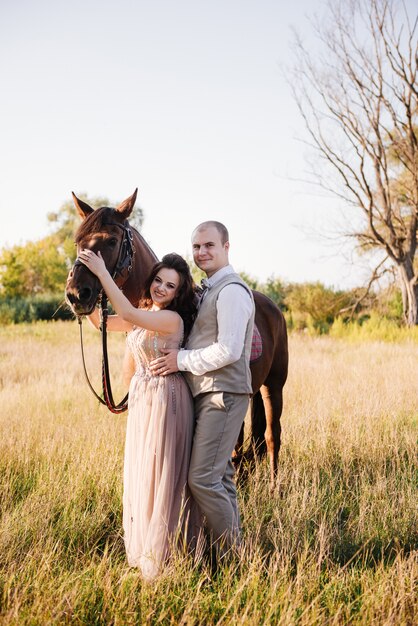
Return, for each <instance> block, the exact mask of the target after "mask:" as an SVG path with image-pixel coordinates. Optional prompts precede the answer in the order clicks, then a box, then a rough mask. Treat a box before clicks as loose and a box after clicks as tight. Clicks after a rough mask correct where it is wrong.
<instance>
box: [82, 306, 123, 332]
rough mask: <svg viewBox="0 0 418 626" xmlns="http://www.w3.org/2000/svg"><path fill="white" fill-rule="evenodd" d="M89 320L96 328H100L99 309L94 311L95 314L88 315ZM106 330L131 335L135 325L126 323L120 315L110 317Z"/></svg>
mask: <svg viewBox="0 0 418 626" xmlns="http://www.w3.org/2000/svg"><path fill="white" fill-rule="evenodd" d="M87 319H88V321H89V322H90V324H91V325H92V326H94V328H97V329H99V328H100V313H99V310H98V309H94V311H93V313H90V315H87ZM106 328H107V330H109V331H115V332H124V333H129V332H130V331H131V330H132V328H133V324H130V323H129V322H125V320H123V319H122V318H120V317H119V315H108V318H107V324H106Z"/></svg>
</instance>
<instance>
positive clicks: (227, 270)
mask: <svg viewBox="0 0 418 626" xmlns="http://www.w3.org/2000/svg"><path fill="white" fill-rule="evenodd" d="M233 273H234V268H233V267H232V265H224V267H221V269H220V270H218V271H217V272H215V273H214V274H212V276H211V277H210V278H206V279H204V280H205V282H206V284H207V286H208V287H213V285H216V283H218V282H219V281H220V280H222V278H223V277H224V276H228V274H233Z"/></svg>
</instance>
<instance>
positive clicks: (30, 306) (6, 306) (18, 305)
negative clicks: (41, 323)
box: [0, 294, 74, 326]
mask: <svg viewBox="0 0 418 626" xmlns="http://www.w3.org/2000/svg"><path fill="white" fill-rule="evenodd" d="M73 317H74V316H73V314H72V313H71V311H70V309H69V308H68V307H67V305H66V304H65V303H64V299H63V297H62V295H61V294H43V295H39V296H34V297H28V298H6V297H2V298H0V324H1V325H3V326H4V325H6V324H19V323H22V322H35V321H37V320H58V319H60V320H69V319H73Z"/></svg>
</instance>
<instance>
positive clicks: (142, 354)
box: [126, 323, 183, 375]
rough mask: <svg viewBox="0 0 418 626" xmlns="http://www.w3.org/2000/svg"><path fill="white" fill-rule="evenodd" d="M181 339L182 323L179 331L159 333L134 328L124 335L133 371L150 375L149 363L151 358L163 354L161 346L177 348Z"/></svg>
mask: <svg viewBox="0 0 418 626" xmlns="http://www.w3.org/2000/svg"><path fill="white" fill-rule="evenodd" d="M182 340H183V323H182V324H181V328H180V330H179V332H177V333H174V334H172V335H161V334H160V333H158V332H155V331H151V330H145V329H144V328H134V329H133V330H132V331H131V332H129V333H128V334H127V336H126V341H127V344H128V346H129V349H130V351H131V353H132V356H133V358H134V360H135V373H136V374H147V375H151V373H150V371H149V364H150V362H151V361H152V360H153V359H156V358H157V357H159V356H163V353H162V352H161V349H162V348H176V349H178V348H179V347H180V345H181V342H182Z"/></svg>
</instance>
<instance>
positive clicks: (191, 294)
mask: <svg viewBox="0 0 418 626" xmlns="http://www.w3.org/2000/svg"><path fill="white" fill-rule="evenodd" d="M162 269H169V270H175V271H176V272H177V274H178V275H179V277H180V283H179V287H178V290H177V295H176V297H175V298H174V300H173V301H172V302H170V304H169V305H168V306H167V309H169V310H170V311H176V313H178V314H179V315H180V317H181V318H182V320H183V323H184V338H183V344H184V343H185V341H186V339H187V337H188V336H189V333H190V331H191V329H192V326H193V322H194V320H195V318H196V313H197V307H196V285H195V284H194V281H193V278H192V275H191V273H190V268H189V266H188V264H187V262H186V261H185V260H184V259H183V257H182V256H180V255H179V254H176V253H175V252H171V253H170V254H166V255H165V256H163V258H162V259H161V261H159V262H158V263H156V264H155V265H154V267H153V268H152V270H151V273H150V274H149V276H148V278H147V280H146V281H145V286H144V291H143V296H142V298H141V300H140V302H139V306H140V307H141V308H144V309H150V308H151V306H152V299H151V291H150V289H151V284H152V281H153V280H154V278H155V277H156V275H157V274H158V272H159V271H160V270H162Z"/></svg>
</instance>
